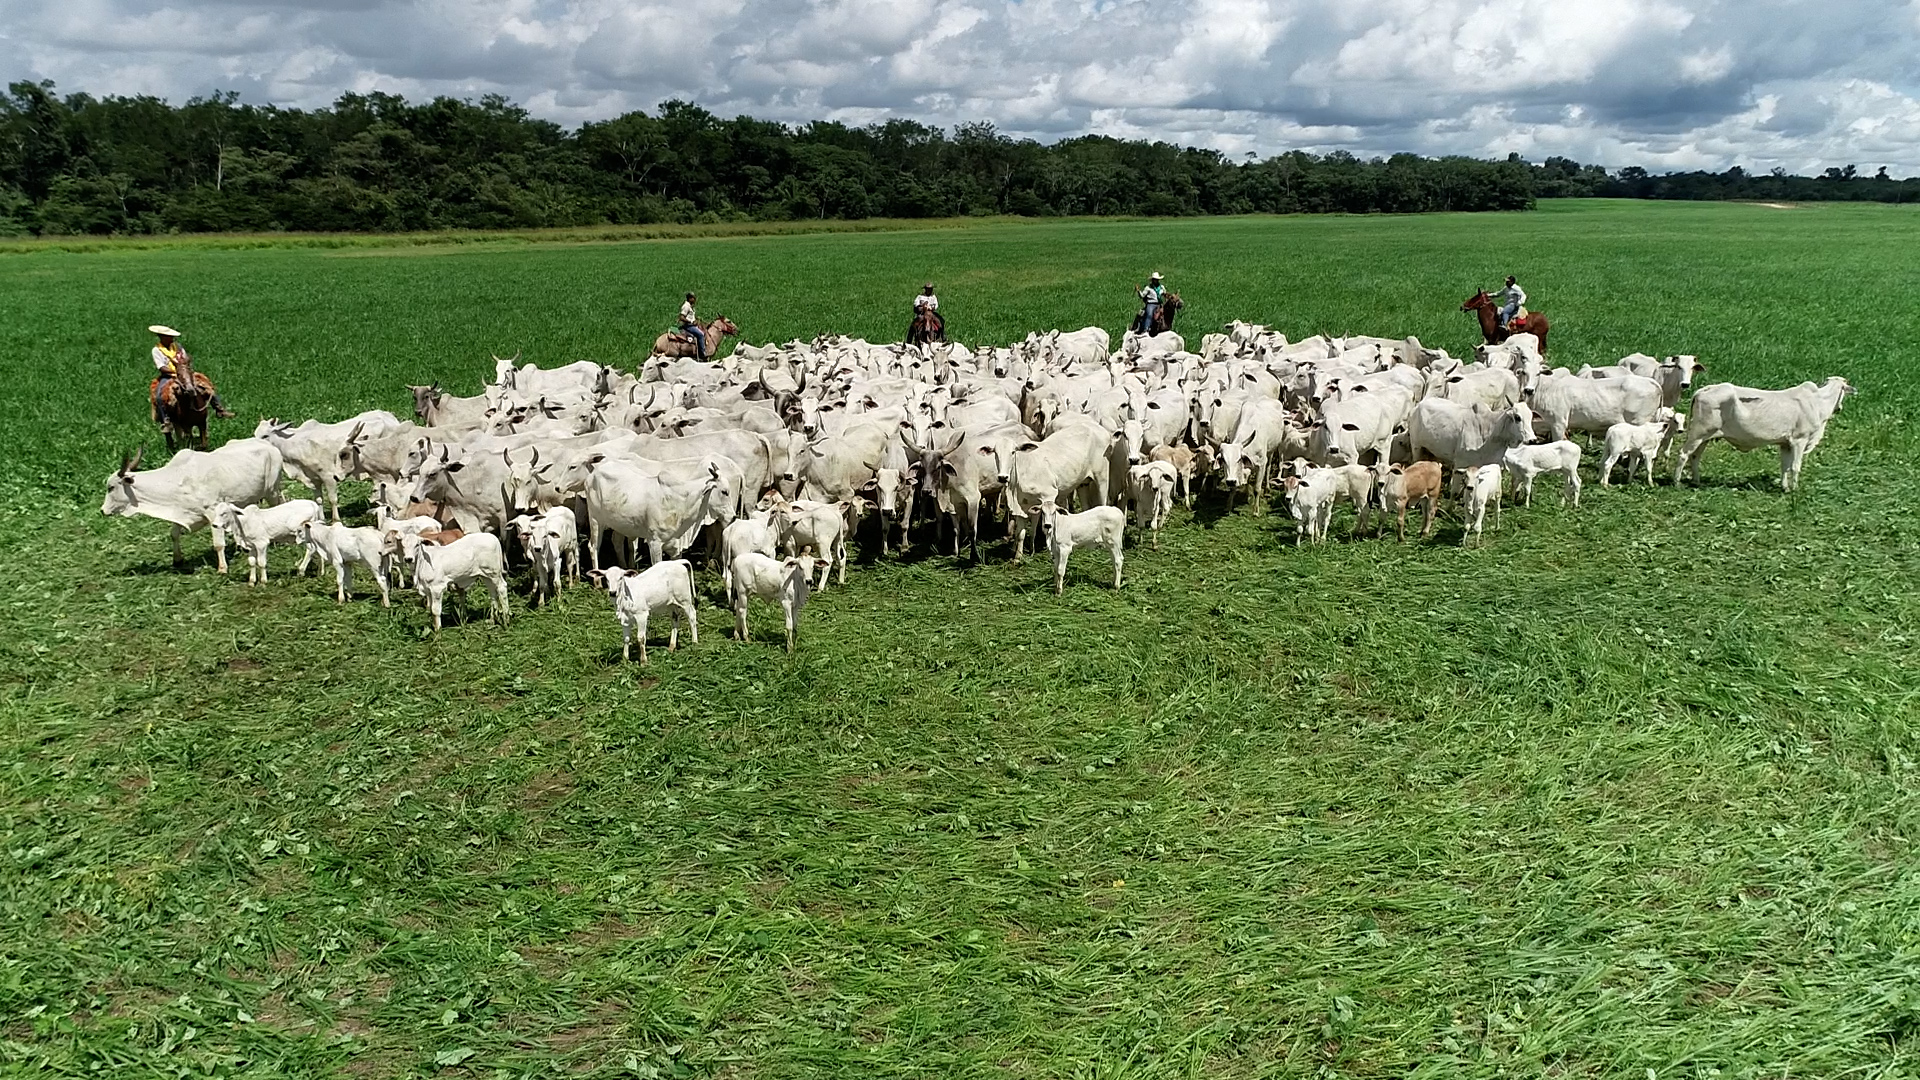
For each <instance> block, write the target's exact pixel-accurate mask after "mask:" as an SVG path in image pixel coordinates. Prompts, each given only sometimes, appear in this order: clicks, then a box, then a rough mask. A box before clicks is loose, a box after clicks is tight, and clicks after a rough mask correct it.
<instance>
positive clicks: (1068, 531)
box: [1040, 496, 1127, 596]
mask: <svg viewBox="0 0 1920 1080" xmlns="http://www.w3.org/2000/svg"><path fill="white" fill-rule="evenodd" d="M1040 527H1041V528H1042V529H1044V530H1046V534H1047V549H1048V550H1049V551H1051V552H1052V553H1053V595H1055V596H1060V595H1062V594H1063V593H1065V592H1066V588H1067V560H1068V559H1070V558H1072V556H1073V549H1074V548H1082V547H1105V548H1106V549H1107V550H1109V551H1111V552H1112V553H1113V587H1114V588H1116V589H1117V588H1119V587H1120V568H1121V566H1122V564H1124V563H1125V562H1126V561H1127V557H1126V554H1125V553H1124V552H1123V551H1122V550H1121V549H1122V547H1123V545H1124V544H1125V543H1126V536H1127V515H1126V513H1125V512H1124V511H1122V510H1121V509H1120V508H1119V507H1117V506H1096V507H1093V508H1092V509H1089V510H1082V511H1080V512H1079V513H1077V514H1063V513H1061V512H1060V506H1059V504H1058V503H1057V502H1055V501H1054V499H1053V498H1052V497H1051V496H1048V497H1047V498H1044V499H1042V500H1040Z"/></svg>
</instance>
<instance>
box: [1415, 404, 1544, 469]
mask: <svg viewBox="0 0 1920 1080" xmlns="http://www.w3.org/2000/svg"><path fill="white" fill-rule="evenodd" d="M1532 438H1533V425H1532V420H1531V417H1530V415H1529V414H1528V412H1527V411H1526V407H1525V406H1522V405H1516V406H1514V407H1513V408H1511V409H1503V410H1501V411H1499V412H1494V411H1492V410H1490V409H1488V408H1486V407H1485V406H1484V405H1475V406H1473V407H1471V408H1469V407H1468V406H1465V405H1462V404H1460V403H1458V402H1454V401H1441V400H1439V399H1437V398H1427V399H1425V400H1423V401H1421V402H1420V404H1418V405H1415V406H1414V407H1413V415H1412V416H1410V417H1408V418H1407V444H1408V448H1409V450H1410V452H1411V453H1412V454H1413V456H1414V457H1415V458H1416V459H1417V458H1418V457H1419V456H1420V455H1421V454H1423V453H1425V454H1430V455H1432V456H1433V457H1434V458H1435V459H1436V460H1438V461H1440V462H1442V463H1444V464H1446V465H1450V466H1452V467H1454V468H1456V469H1464V468H1467V467H1469V466H1473V465H1496V464H1499V463H1500V461H1501V460H1502V459H1503V458H1504V457H1505V456H1506V452H1507V451H1508V450H1509V449H1512V448H1513V447H1516V446H1520V445H1523V444H1525V443H1527V442H1530V441H1531V440H1532Z"/></svg>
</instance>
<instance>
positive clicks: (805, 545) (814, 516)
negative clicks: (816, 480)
mask: <svg viewBox="0 0 1920 1080" xmlns="http://www.w3.org/2000/svg"><path fill="white" fill-rule="evenodd" d="M773 527H774V530H775V531H776V532H778V533H779V534H780V542H781V543H782V544H784V545H785V546H786V549H787V554H788V555H798V554H800V553H801V552H802V551H803V550H808V549H811V550H812V551H813V553H814V554H815V555H816V556H818V557H819V559H820V580H819V582H818V583H816V584H815V585H814V586H813V588H814V589H815V590H817V591H819V592H825V591H827V578H828V576H829V575H830V574H831V573H832V572H833V569H834V567H835V566H838V567H839V568H840V584H842V585H845V584H846V583H847V506H846V504H844V503H837V502H817V501H812V500H807V499H798V500H795V501H793V502H785V501H781V502H776V503H774V504H773Z"/></svg>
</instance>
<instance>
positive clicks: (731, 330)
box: [713, 315, 740, 337]
mask: <svg viewBox="0 0 1920 1080" xmlns="http://www.w3.org/2000/svg"><path fill="white" fill-rule="evenodd" d="M713 328H714V329H715V330H718V331H719V332H720V333H721V334H722V335H724V336H727V337H732V336H733V335H735V334H738V333H739V332H740V328H739V327H738V326H735V325H734V323H733V320H732V319H729V318H727V317H726V316H725V315H722V316H720V317H719V318H717V319H715V320H713Z"/></svg>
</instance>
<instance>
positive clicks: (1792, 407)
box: [1673, 375, 1855, 491]
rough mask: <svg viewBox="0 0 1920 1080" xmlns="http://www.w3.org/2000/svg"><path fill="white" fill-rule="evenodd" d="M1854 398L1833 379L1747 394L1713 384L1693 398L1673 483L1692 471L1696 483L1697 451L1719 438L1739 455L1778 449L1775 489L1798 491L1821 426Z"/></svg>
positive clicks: (1845, 385)
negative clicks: (1685, 439)
mask: <svg viewBox="0 0 1920 1080" xmlns="http://www.w3.org/2000/svg"><path fill="white" fill-rule="evenodd" d="M1854 393H1855V391H1854V389H1853V386H1852V384H1850V383H1848V382H1847V380H1845V379H1843V378H1841V377H1840V376H1838V375H1834V376H1832V377H1830V378H1828V379H1827V381H1826V382H1825V383H1822V384H1819V385H1815V384H1813V383H1810V382H1804V383H1801V384H1800V385H1799V386H1795V387H1792V388H1790V389H1787V390H1752V389H1749V388H1747V387H1744V386H1735V385H1733V384H1732V383H1715V384H1714V385H1712V386H1709V387H1707V388H1705V389H1703V390H1701V391H1700V392H1699V393H1696V394H1694V395H1693V413H1692V416H1691V417H1690V418H1689V419H1688V422H1687V444H1686V449H1685V450H1683V451H1681V453H1680V460H1679V461H1678V462H1676V463H1675V465H1674V469H1673V476H1674V482H1675V483H1678V482H1679V480H1680V476H1681V473H1682V472H1684V471H1685V470H1686V469H1687V468H1688V466H1689V465H1691V466H1692V470H1693V479H1694V480H1695V481H1696V482H1697V481H1698V480H1699V479H1700V452H1701V451H1702V450H1705V449H1706V447H1707V444H1708V443H1710V442H1712V441H1713V440H1715V439H1725V440H1726V441H1727V442H1729V443H1732V444H1733V448H1734V449H1735V450H1739V451H1741V452H1742V453H1745V452H1746V451H1748V450H1757V449H1759V448H1760V447H1762V446H1777V447H1779V448H1780V487H1781V488H1782V489H1783V490H1786V491H1792V490H1794V489H1795V488H1797V487H1799V486H1800V467H1801V466H1802V465H1803V464H1805V463H1806V460H1807V455H1808V454H1811V453H1813V450H1814V447H1816V446H1819V445H1820V440H1821V438H1822V437H1824V436H1825V435H1826V433H1827V421H1828V420H1830V419H1832V418H1833V414H1834V413H1837V412H1839V411H1840V405H1841V403H1842V402H1844V401H1845V400H1846V399H1847V398H1849V397H1851V396H1853V394H1854Z"/></svg>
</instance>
